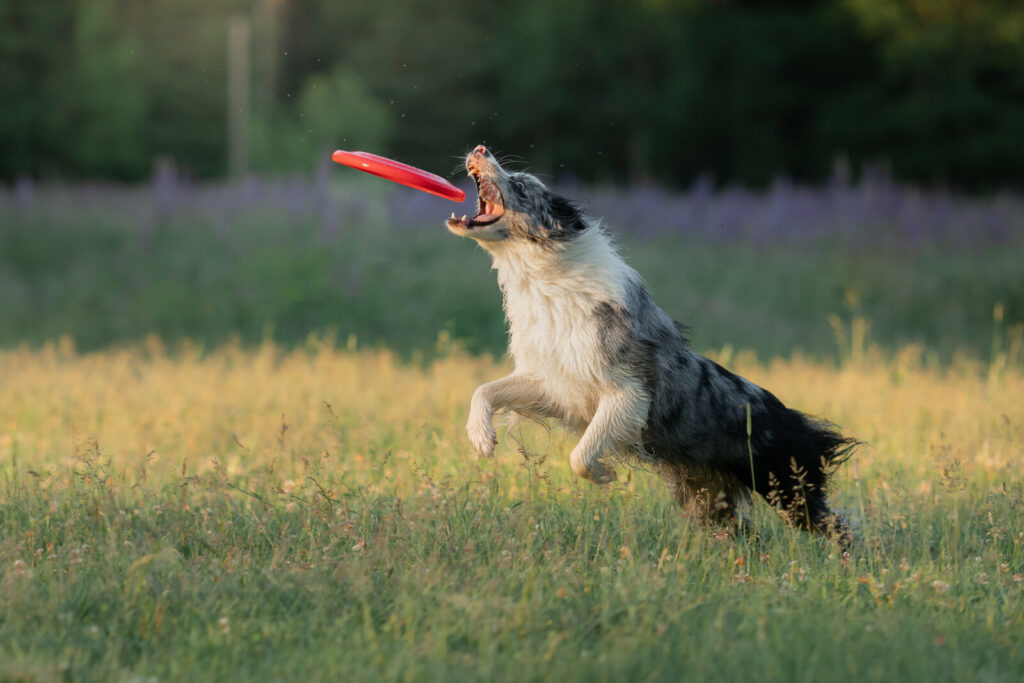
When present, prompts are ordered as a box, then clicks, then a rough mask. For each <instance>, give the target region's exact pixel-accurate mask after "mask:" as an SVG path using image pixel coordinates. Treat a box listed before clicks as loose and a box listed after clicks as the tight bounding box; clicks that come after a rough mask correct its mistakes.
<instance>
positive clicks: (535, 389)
mask: <svg viewBox="0 0 1024 683" xmlns="http://www.w3.org/2000/svg"><path fill="white" fill-rule="evenodd" d="M544 403H545V398H544V394H543V392H542V391H541V389H540V385H539V384H538V383H537V382H536V381H534V380H532V379H530V378H528V377H525V376H523V375H517V374H516V373H512V374H511V375H508V376H506V377H502V378H501V379H498V380H495V381H493V382H488V383H487V384H481V385H480V386H479V387H477V390H476V391H474V392H473V400H472V402H471V403H470V408H469V420H468V421H467V422H466V433H467V434H468V435H469V440H470V442H471V443H472V444H473V447H474V448H476V450H477V452H479V453H480V455H483V456H485V457H488V458H490V457H493V456H494V447H495V445H497V443H498V435H497V433H496V432H495V431H494V422H493V420H494V413H495V412H497V411H499V410H503V409H511V410H514V411H516V412H519V413H524V414H531V413H537V412H540V411H541V410H542V407H543V405H544Z"/></svg>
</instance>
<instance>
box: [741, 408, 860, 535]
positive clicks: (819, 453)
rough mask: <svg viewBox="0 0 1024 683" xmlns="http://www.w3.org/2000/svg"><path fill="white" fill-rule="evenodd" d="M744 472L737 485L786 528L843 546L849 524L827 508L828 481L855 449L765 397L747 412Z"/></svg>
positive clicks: (821, 424)
mask: <svg viewBox="0 0 1024 683" xmlns="http://www.w3.org/2000/svg"><path fill="white" fill-rule="evenodd" d="M747 445H748V456H749V459H748V467H747V468H746V471H745V472H743V473H742V474H741V473H739V472H737V473H736V474H737V475H738V478H739V480H740V481H742V482H744V483H746V484H747V485H749V486H750V487H751V488H752V489H753V490H754V491H756V492H757V493H759V494H761V495H762V496H764V497H765V498H766V499H767V500H768V502H769V503H771V504H772V505H773V506H774V507H775V508H776V509H777V510H779V512H780V514H782V516H783V517H784V518H786V519H787V521H789V522H790V523H791V524H793V525H795V526H798V527H801V528H803V529H807V530H809V531H817V532H820V533H824V534H828V535H832V536H835V537H837V538H839V539H840V540H846V541H847V542H848V541H849V536H850V534H851V533H852V532H851V527H850V524H849V523H848V522H847V521H846V519H845V518H844V517H843V516H842V515H841V514H839V513H836V512H834V511H833V510H832V509H831V508H830V507H829V504H828V500H827V496H828V483H829V478H830V477H831V476H832V474H833V473H834V472H835V470H836V468H837V467H839V465H841V464H842V463H843V462H845V461H846V460H847V459H848V458H849V457H850V455H851V454H852V453H853V450H854V449H855V448H856V447H857V446H858V445H859V442H858V441H857V440H855V439H851V438H847V437H844V436H843V435H842V434H840V433H839V431H838V430H837V429H836V428H835V426H834V425H832V424H831V423H828V422H825V421H823V420H819V419H816V418H813V417H810V416H808V415H805V414H803V413H801V412H799V411H796V410H792V409H790V408H787V407H786V406H784V405H783V404H782V402H781V401H779V400H778V399H777V398H775V397H774V396H772V395H771V394H770V393H768V392H765V396H764V400H763V401H762V402H761V403H760V405H758V406H757V407H756V408H753V410H752V419H751V421H750V430H749V434H748V439H747Z"/></svg>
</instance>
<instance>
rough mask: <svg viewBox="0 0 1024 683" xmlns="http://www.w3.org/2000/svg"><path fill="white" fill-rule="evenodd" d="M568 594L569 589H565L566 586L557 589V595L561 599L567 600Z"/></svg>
mask: <svg viewBox="0 0 1024 683" xmlns="http://www.w3.org/2000/svg"><path fill="white" fill-rule="evenodd" d="M568 594H569V591H567V590H565V589H564V588H559V589H558V590H556V591H555V597H556V598H558V599H559V600H565V596H567V595H568Z"/></svg>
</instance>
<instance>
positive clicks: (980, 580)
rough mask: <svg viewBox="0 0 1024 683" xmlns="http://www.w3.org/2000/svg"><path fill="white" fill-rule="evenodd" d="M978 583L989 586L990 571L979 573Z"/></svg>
mask: <svg viewBox="0 0 1024 683" xmlns="http://www.w3.org/2000/svg"><path fill="white" fill-rule="evenodd" d="M978 585H980V586H987V585H988V572H981V573H980V574H978Z"/></svg>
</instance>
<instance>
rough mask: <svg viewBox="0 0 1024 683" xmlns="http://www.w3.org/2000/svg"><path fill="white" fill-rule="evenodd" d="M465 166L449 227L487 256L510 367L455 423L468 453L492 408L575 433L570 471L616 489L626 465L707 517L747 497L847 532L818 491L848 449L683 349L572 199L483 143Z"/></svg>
mask: <svg viewBox="0 0 1024 683" xmlns="http://www.w3.org/2000/svg"><path fill="white" fill-rule="evenodd" d="M466 168H467V170H468V172H469V174H470V175H471V176H472V177H473V178H474V180H475V181H476V183H477V188H478V193H479V199H478V204H479V212H478V214H477V215H476V216H474V217H472V218H468V217H466V216H463V217H462V218H461V219H459V218H456V217H455V215H454V214H453V215H452V217H451V219H449V220H448V229H449V230H450V231H451V232H453V233H455V234H456V235H461V236H466V237H471V238H473V239H474V240H476V241H477V242H478V243H479V244H480V246H482V247H483V248H484V249H485V250H487V251H488V252H489V253H490V254H491V257H492V258H493V264H494V268H495V269H496V270H497V273H498V284H499V285H500V287H501V291H502V294H503V297H504V306H505V314H506V316H507V318H508V323H509V331H510V340H509V353H510V355H511V356H512V358H513V360H514V361H515V370H514V372H512V374H510V375H509V376H507V377H504V378H502V379H499V380H496V381H494V382H489V383H487V384H484V385H483V386H481V387H479V388H478V389H477V390H476V392H475V393H474V394H473V399H472V404H471V408H470V416H469V422H468V423H467V425H466V429H467V432H468V434H469V439H470V441H471V442H472V443H473V445H474V447H475V448H476V449H477V450H478V451H479V452H480V453H481V454H483V455H485V456H491V455H493V454H494V447H495V445H496V443H497V439H496V434H495V431H494V427H493V424H492V418H493V416H494V413H495V412H496V411H500V410H511V411H514V412H515V413H518V414H520V415H525V416H528V417H540V418H543V417H550V418H556V419H558V420H561V421H562V422H563V423H565V424H566V425H567V426H568V427H570V428H571V429H573V430H576V431H578V432H581V434H582V436H581V438H580V441H579V443H578V444H577V446H576V448H574V449H573V451H572V455H571V456H570V466H571V467H572V471H573V472H574V473H575V474H577V475H579V476H581V477H584V478H586V479H589V480H590V481H593V482H596V483H599V484H601V483H606V482H609V481H612V480H614V479H615V471H614V469H613V468H612V467H611V462H613V461H614V459H616V458H630V459H633V460H634V461H636V460H639V461H643V462H646V463H648V464H649V465H650V466H652V467H653V468H655V469H657V470H658V471H660V472H661V473H662V474H663V476H664V477H665V478H666V479H667V481H668V483H669V486H670V488H671V490H672V493H673V495H674V497H675V499H676V501H677V502H678V503H679V505H681V506H683V507H685V508H687V509H689V510H692V511H693V512H696V513H698V514H700V515H702V516H704V517H706V518H709V519H729V518H732V517H733V515H734V514H735V512H736V510H737V506H738V505H740V504H741V503H744V502H746V501H747V500H748V496H749V493H750V491H754V492H756V493H758V494H760V495H762V496H764V497H765V498H766V499H767V500H768V501H769V502H770V503H771V504H773V505H774V506H775V507H776V508H777V509H778V510H779V511H780V513H781V514H782V515H783V516H784V517H785V518H786V519H787V520H788V521H790V522H791V523H793V524H795V525H797V526H799V527H802V528H804V529H808V530H812V531H820V532H836V533H840V534H845V533H846V532H845V525H844V524H843V523H842V521H841V520H840V519H839V517H838V516H837V515H835V514H834V513H833V512H832V511H831V510H830V508H829V506H828V504H827V502H826V484H827V479H828V476H829V474H830V473H831V472H832V471H833V469H834V468H835V467H836V466H837V465H838V464H839V463H841V462H842V461H843V460H844V459H845V458H846V457H847V456H848V455H849V453H850V451H851V450H852V448H853V447H854V446H855V445H856V442H855V441H853V440H852V439H847V438H844V437H843V436H841V435H840V434H839V433H838V432H837V431H836V430H835V429H834V428H833V427H832V426H831V425H829V424H828V423H825V422H822V421H819V420H816V419H814V418H811V417H808V416H807V415H804V414H803V413H800V412H797V411H795V410H791V409H790V408H787V407H786V406H784V405H783V404H782V402H780V401H779V400H778V399H777V398H776V397H775V396H773V395H772V394H771V393H769V392H768V391H766V390H764V389H762V388H761V387H759V386H757V385H755V384H753V383H751V382H749V381H747V380H746V379H744V378H742V377H739V376H737V375H735V374H733V373H731V372H729V371H728V370H726V369H725V368H723V367H721V366H720V365H718V364H717V363H714V362H712V361H711V360H708V359H707V358H704V357H702V356H700V355H698V354H696V353H694V352H693V351H692V350H691V349H690V348H689V345H688V343H687V340H686V338H685V336H684V334H683V331H682V328H681V327H680V326H679V325H678V324H677V323H675V322H673V320H672V319H671V318H670V317H669V316H668V315H666V314H665V312H664V311H662V310H661V309H660V308H658V306H657V305H655V303H654V301H653V300H652V299H651V297H650V295H649V294H648V292H647V288H646V287H645V285H644V283H643V281H642V280H641V278H640V276H639V275H638V274H637V273H636V272H635V271H634V270H633V269H632V268H630V267H629V266H628V265H626V263H625V262H624V261H623V260H622V258H621V257H620V256H619V255H618V253H617V252H616V250H615V248H614V247H613V245H612V243H611V241H610V240H609V239H608V237H607V235H606V234H605V233H604V232H603V230H602V229H601V227H600V226H599V225H598V224H597V223H595V222H594V221H591V220H589V219H588V218H587V217H586V216H584V215H583V214H582V213H581V212H580V210H579V209H578V208H577V207H576V206H575V205H574V204H573V203H572V202H570V201H568V200H566V199H564V198H562V197H560V196H558V195H556V194H554V193H552V192H551V191H550V190H549V189H548V188H547V187H545V186H544V184H543V183H542V182H541V181H540V180H538V179H537V178H536V177H534V176H532V175H529V174H527V173H519V172H511V171H508V170H506V169H504V168H502V166H501V165H500V164H499V163H498V161H497V160H496V159H495V158H494V157H493V156H492V155H491V153H490V152H489V151H488V150H487V149H486V148H485V147H483V146H482V145H481V146H478V147H477V148H476V149H474V150H473V151H472V152H471V153H470V154H469V156H468V157H467V159H466Z"/></svg>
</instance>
